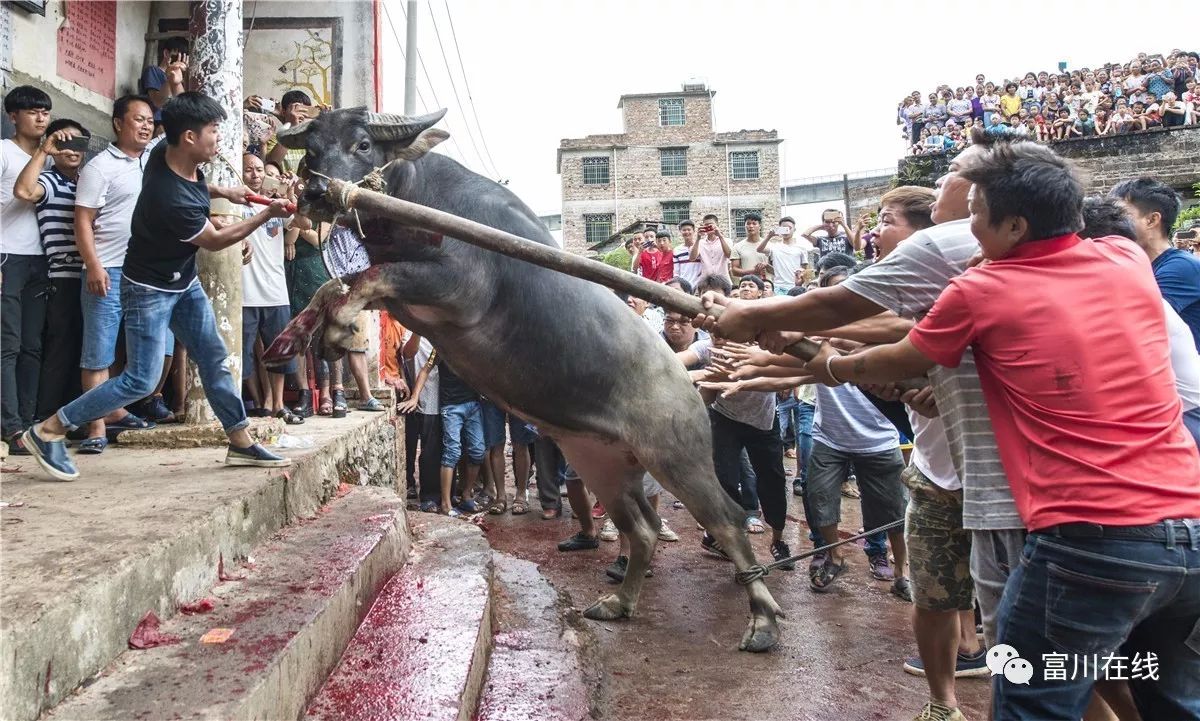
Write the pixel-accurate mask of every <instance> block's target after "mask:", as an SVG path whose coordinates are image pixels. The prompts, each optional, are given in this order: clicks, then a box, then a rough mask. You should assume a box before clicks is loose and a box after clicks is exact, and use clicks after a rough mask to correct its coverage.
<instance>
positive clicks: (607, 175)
mask: <svg viewBox="0 0 1200 721" xmlns="http://www.w3.org/2000/svg"><path fill="white" fill-rule="evenodd" d="M589 161H590V162H589ZM601 166H603V167H604V182H597V181H596V180H588V169H589V168H590V169H596V168H599V167H601ZM579 167H580V172H581V175H582V179H583V184H584V185H611V184H612V163H611V161H610V159H609V157H608V156H607V155H588V156H585V157H584V158H583V160H582V161H581V162H580V164H579ZM596 172H598V171H596Z"/></svg>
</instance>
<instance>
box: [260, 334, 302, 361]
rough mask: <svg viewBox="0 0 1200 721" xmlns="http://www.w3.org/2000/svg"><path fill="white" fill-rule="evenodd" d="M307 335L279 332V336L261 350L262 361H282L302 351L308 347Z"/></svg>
mask: <svg viewBox="0 0 1200 721" xmlns="http://www.w3.org/2000/svg"><path fill="white" fill-rule="evenodd" d="M308 341H309V339H308V337H306V336H301V335H297V334H291V333H288V332H287V331H284V332H283V333H281V334H279V337H278V338H276V339H275V340H274V342H272V343H271V345H270V346H269V347H268V348H267V349H266V351H264V352H263V362H264V363H268V364H280V363H284V362H286V361H288V360H290V359H292V358H295V357H296V356H298V355H300V354H301V353H303V352H304V349H305V348H307V347H308Z"/></svg>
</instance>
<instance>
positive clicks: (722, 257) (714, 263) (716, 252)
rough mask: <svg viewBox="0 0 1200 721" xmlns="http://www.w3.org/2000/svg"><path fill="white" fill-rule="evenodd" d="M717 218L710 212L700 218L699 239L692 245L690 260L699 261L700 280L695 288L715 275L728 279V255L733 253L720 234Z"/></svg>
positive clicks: (727, 242)
mask: <svg viewBox="0 0 1200 721" xmlns="http://www.w3.org/2000/svg"><path fill="white" fill-rule="evenodd" d="M717 220H718V218H717V216H715V215H713V214H712V213H709V214H708V215H706V216H704V217H703V218H702V219H701V220H700V228H699V229H698V230H699V233H700V240H698V241H696V244H695V245H693V246H692V255H691V260H697V259H699V261H700V280H699V281H697V282H696V287H697V288H699V287H700V286H701V285H703V283H704V281H705V280H706V279H708V278H714V277H717V278H724V279H725V281H726V282H728V281H729V256H730V255H732V254H733V250H732V249H731V248H730V247H729V241H727V240H725V236H724V235H722V234H721V229H720V228H719V227H717Z"/></svg>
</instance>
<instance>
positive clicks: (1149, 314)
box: [808, 143, 1200, 719]
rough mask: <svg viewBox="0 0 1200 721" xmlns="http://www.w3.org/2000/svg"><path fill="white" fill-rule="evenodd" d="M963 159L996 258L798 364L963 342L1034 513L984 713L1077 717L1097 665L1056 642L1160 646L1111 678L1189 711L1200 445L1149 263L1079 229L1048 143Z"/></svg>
mask: <svg viewBox="0 0 1200 721" xmlns="http://www.w3.org/2000/svg"><path fill="white" fill-rule="evenodd" d="M961 175H962V177H963V178H965V179H967V180H969V181H971V182H973V183H974V184H975V186H974V188H972V194H971V200H970V206H971V230H972V232H973V234H974V235H975V237H976V238H977V239H978V240H979V242H980V245H981V247H982V249H983V254H984V256H985V257H986V258H987V259H988V261H989V262H988V263H985V264H983V265H980V266H979V267H976V268H972V269H970V270H968V271H967V272H966V273H964V274H963V275H961V276H959V277H958V278H956V279H954V280H952V281H951V283H950V285H949V286H948V287H947V288H946V290H945V291H944V292H943V293H942V295H941V297H940V298H938V300H937V302H936V303H935V304H934V306H933V308H932V310H931V311H930V312H929V314H928V315H926V316H925V318H923V319H922V320H921V321H920V322H919V323H918V324H917V326H916V327H915V328H914V329H913V330H912V332H911V333H910V334H909V336H908V337H907V338H906V339H905V340H904V341H901V342H900V343H895V344H892V345H886V346H879V347H876V348H873V349H871V350H868V351H865V352H863V353H860V354H855V355H851V356H839V355H837V354H836V353H835V352H834V351H833V350H832V349H830V348H829V347H828V345H826V347H825V348H823V350H822V352H821V353H820V355H819V356H818V357H817V358H815V359H814V360H813V361H812V362H810V363H809V365H808V367H809V370H810V372H812V373H813V375H814V376H816V377H817V379H818V380H819V381H820V382H823V383H828V384H840V383H843V382H848V381H852V382H856V383H862V382H889V381H896V380H901V379H904V378H908V377H912V376H918V375H922V374H924V373H925V372H926V371H927V370H929V369H930V368H932V367H933V366H934V365H935V364H940V365H944V366H949V367H954V366H956V365H957V364H958V362H959V360H960V359H961V357H962V354H963V352H964V351H965V350H966V349H967V347H968V346H970V347H972V348H973V349H974V352H975V361H976V364H977V366H978V369H979V376H980V380H981V382H982V385H983V391H984V396H985V398H986V400H987V405H988V412H989V415H990V416H991V419H992V423H993V425H994V428H995V433H996V441H997V444H998V446H999V449H1000V456H1001V460H1002V461H1003V464H1004V469H1005V473H1006V475H1007V476H1008V479H1009V483H1010V485H1011V486H1012V491H1013V496H1014V498H1015V500H1016V503H1017V508H1018V511H1019V512H1020V514H1021V517H1022V519H1023V520H1024V521H1025V524H1026V527H1027V528H1028V529H1029V530H1030V535H1029V539H1028V542H1027V543H1026V546H1025V550H1024V557H1023V558H1022V559H1021V562H1020V563H1019V564H1017V563H1014V564H1013V572H1012V575H1011V576H1010V577H1009V580H1008V584H1007V586H1006V588H1005V593H1004V597H1003V600H1002V601H1001V606H1000V610H999V629H998V640H999V642H1000V643H1001V644H1007V645H1008V646H1011V647H1012V649H1015V650H1016V655H1017V656H1019V657H1020V658H1011V659H1008V660H1006V661H1005V659H1004V658H1001V659H1000V661H1004V662H1005V663H1006V664H1011V665H1015V666H1014V668H1013V669H1012V670H1011V672H1008V671H1007V670H1006V672H1005V673H1003V674H1000V675H999V676H998V677H994V678H993V707H992V710H993V715H994V717H995V718H996V719H1029V718H1039V719H1040V718H1047V719H1049V718H1079V717H1081V715H1082V714H1083V710H1084V707H1085V706H1086V705H1087V701H1088V698H1089V695H1090V691H1091V688H1092V685H1093V684H1094V683H1095V681H1096V680H1097V679H1098V678H1100V679H1103V678H1105V676H1103V675H1098V673H1097V672H1096V671H1095V669H1094V664H1093V671H1092V672H1091V673H1090V674H1072V676H1073V678H1072V679H1070V680H1061V679H1062V676H1061V675H1059V674H1053V673H1050V672H1049V671H1050V668H1049V664H1048V661H1047V657H1050V658H1055V656H1054V655H1055V654H1057V655H1062V654H1064V653H1066V654H1071V653H1074V654H1078V655H1085V654H1086V655H1088V656H1090V655H1092V654H1098V656H1099V658H1101V659H1104V658H1105V657H1106V656H1111V657H1115V658H1116V659H1118V660H1117V661H1112V662H1111V663H1117V664H1119V663H1126V664H1128V663H1132V661H1130V660H1129V659H1133V658H1134V657H1135V655H1136V656H1139V657H1141V658H1142V659H1145V658H1147V657H1149V655H1150V654H1154V655H1155V658H1156V660H1157V664H1158V668H1159V669H1161V672H1160V673H1158V674H1155V675H1156V676H1157V678H1155V679H1150V678H1148V677H1146V676H1144V675H1143V676H1142V677H1138V676H1134V675H1129V674H1126V675H1124V676H1111V675H1110V676H1108V677H1107V678H1125V677H1128V678H1130V679H1131V681H1130V687H1131V690H1132V692H1133V697H1134V701H1135V703H1136V704H1137V706H1138V710H1139V712H1140V713H1141V716H1142V717H1143V718H1147V719H1149V718H1196V717H1200V654H1197V653H1196V651H1195V650H1192V649H1191V648H1189V646H1195V645H1196V641H1197V639H1196V634H1197V631H1196V629H1200V573H1198V572H1197V569H1200V454H1198V453H1197V450H1196V445H1195V443H1194V442H1192V440H1191V438H1190V436H1189V435H1188V433H1187V431H1186V429H1185V427H1184V425H1183V420H1182V408H1181V405H1180V402H1179V397H1178V394H1177V393H1176V392H1175V387H1174V374H1173V373H1172V371H1171V366H1170V357H1169V348H1168V342H1167V333H1166V324H1165V319H1164V317H1163V310H1162V301H1161V300H1160V297H1159V293H1158V289H1157V286H1156V285H1155V282H1154V276H1153V273H1152V271H1151V269H1150V264H1149V262H1148V261H1147V259H1146V257H1145V254H1144V253H1142V252H1141V251H1140V250H1139V248H1138V247H1137V246H1136V245H1135V244H1134V243H1132V242H1131V241H1128V240H1126V239H1124V238H1118V237H1108V238H1098V239H1091V240H1084V239H1081V238H1079V237H1078V236H1077V235H1075V232H1074V231H1076V230H1078V229H1079V227H1080V218H1081V209H1082V200H1083V197H1082V189H1081V186H1080V184H1079V181H1078V180H1077V179H1076V177H1075V176H1074V174H1073V172H1072V170H1071V168H1070V166H1069V165H1068V164H1067V162H1066V161H1064V160H1062V159H1061V158H1059V157H1058V156H1056V155H1055V154H1054V152H1053V151H1052V150H1050V149H1048V148H1046V147H1045V146H1040V145H1036V144H1033V143H1021V144H1013V145H1008V144H1001V145H998V146H996V147H994V148H992V149H991V150H989V151H987V152H986V154H985V155H983V156H982V158H981V159H980V160H979V161H978V162H977V163H975V164H973V165H972V166H971V167H969V168H968V169H966V170H963V171H962V172H961ZM1119 659H1127V660H1126V661H1121V660H1119ZM991 660H992V659H991V654H989V661H991ZM1021 664H1024V665H1023V666H1021V667H1020V668H1017V667H1016V666H1020V665H1021ZM1030 664H1032V670H1033V676H1032V678H1030V677H1029V676H1028V675H1027V673H1028V671H1027V669H1028V668H1029V666H1030ZM1110 665H1111V664H1110ZM1167 669H1170V670H1169V671H1167ZM1112 670H1114V671H1119V669H1118V668H1117V667H1112ZM1014 679H1017V680H1016V681H1014ZM1025 679H1028V680H1029V683H1023V682H1022V681H1024V680H1025Z"/></svg>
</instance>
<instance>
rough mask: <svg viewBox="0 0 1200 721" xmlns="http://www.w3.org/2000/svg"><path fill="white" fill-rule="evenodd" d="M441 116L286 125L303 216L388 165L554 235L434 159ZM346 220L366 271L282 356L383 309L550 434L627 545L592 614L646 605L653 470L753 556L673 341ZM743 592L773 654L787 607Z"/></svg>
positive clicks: (506, 197) (315, 311) (394, 174)
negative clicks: (299, 162) (332, 187)
mask: <svg viewBox="0 0 1200 721" xmlns="http://www.w3.org/2000/svg"><path fill="white" fill-rule="evenodd" d="M444 114H445V111H442V112H440V113H434V114H432V115H427V116H424V117H418V118H408V117H401V116H397V115H383V114H376V113H368V112H366V111H365V110H363V109H346V110H335V111H333V112H328V113H323V114H322V115H320V116H319V117H317V118H316V119H313V120H311V121H308V122H306V123H303V124H301V125H299V126H298V127H296V128H294V129H290V130H287V131H284V132H281V133H280V135H279V140H280V142H282V143H283V144H284V145H285V146H287V147H289V148H304V149H306V150H307V156H306V158H305V161H304V162H305V166H306V170H305V174H306V183H307V186H306V188H305V191H304V194H303V198H302V199H301V211H302V212H305V213H307V214H309V215H310V216H313V217H329V216H330V215H331V211H332V209H331V208H330V207H329V205H328V203H327V201H326V200H325V199H324V196H325V193H326V191H327V189H328V182H327V179H328V178H337V179H343V180H350V181H356V182H357V181H359V180H361V179H363V178H364V177H366V176H368V175H369V174H371V173H372V171H374V170H376V169H378V168H382V169H383V170H382V178H383V179H384V180H386V192H388V193H390V194H391V195H393V196H395V197H399V198H403V199H405V200H409V201H412V202H415V203H420V204H422V205H426V206H429V207H432V208H437V209H439V210H443V211H446V212H449V213H453V214H455V215H459V216H462V217H464V218H469V219H471V220H474V221H477V222H479V223H483V224H485V225H489V226H492V227H495V228H499V229H502V230H505V231H508V232H510V233H513V234H515V235H518V236H522V237H524V238H529V239H531V240H534V241H536V242H538V243H544V244H547V245H552V244H554V240H553V238H552V237H551V236H550V233H549V232H548V231H547V230H546V228H545V227H544V226H543V225H542V223H541V222H540V221H539V220H538V218H537V216H536V215H534V213H533V212H532V211H531V210H530V209H529V208H528V207H527V206H526V205H525V204H524V203H522V202H521V201H520V200H519V199H518V198H517V196H516V195H514V194H513V193H511V192H509V190H508V189H507V188H504V187H502V186H500V185H498V184H496V183H495V182H493V181H491V180H488V179H487V178H484V177H482V176H480V175H477V174H476V173H473V172H471V171H470V170H468V169H466V168H464V167H463V166H462V165H460V164H459V163H457V162H455V161H454V160H452V159H450V158H448V157H446V156H444V155H440V154H437V153H430V152H429V150H430V149H431V148H432V147H433V146H434V145H436V144H438V143H439V142H441V141H442V140H445V139H446V138H447V137H449V136H448V135H447V134H446V133H445V132H444V131H442V130H439V129H436V128H433V127H432V126H433V125H434V124H435V123H436V122H437V121H438V120H440V119H441V117H442V115H444ZM375 184H376V185H379V180H378V174H377V175H376V179H375ZM342 222H344V223H347V224H348V225H350V226H351V227H356V223H357V225H358V226H361V231H362V233H363V245H364V246H365V247H366V249H367V253H368V255H369V257H370V260H371V267H370V268H369V269H367V270H366V271H364V272H362V273H361V274H359V275H358V276H357V277H354V278H352V279H346V280H347V282H349V287H348V288H346V287H343V286H342V284H341V282H340V281H339V280H336V279H335V280H333V281H331V282H330V283H329V284H327V286H326V287H325V288H323V289H322V290H321V292H320V293H319V294H318V296H317V297H315V298H314V299H313V302H312V304H310V306H309V308H308V309H306V310H305V311H304V312H303V313H302V314H300V315H299V316H297V318H296V319H295V320H294V321H293V324H292V326H290V327H289V330H288V331H286V332H285V335H284V337H283V338H281V339H280V341H279V342H278V343H276V344H275V345H274V346H273V348H272V353H273V354H274V355H284V354H288V353H295V352H297V351H299V350H300V349H302V347H303V343H306V342H307V339H308V337H309V336H310V335H311V334H318V335H319V338H318V340H319V342H320V343H321V344H323V346H324V347H325V349H326V352H327V357H328V356H330V355H332V356H333V357H336V356H337V355H338V354H339V353H340V352H341V348H343V347H344V343H345V342H346V341H348V339H349V336H350V335H351V333H352V329H353V323H354V318H355V316H356V315H357V313H358V311H359V310H361V309H362V308H364V307H366V308H382V309H386V310H387V311H388V312H390V313H391V314H392V315H393V316H394V317H396V318H397V319H398V320H399V321H400V322H402V323H403V324H404V325H405V326H407V327H410V328H412V329H414V330H415V331H416V332H418V333H420V334H421V335H423V336H426V337H427V338H429V340H430V341H431V342H432V343H433V345H434V346H435V347H436V348H437V350H438V353H439V354H440V355H441V356H442V357H443V358H444V359H445V360H446V361H447V362H448V363H449V364H450V365H451V366H452V367H453V368H454V370H455V372H456V373H458V374H459V375H460V376H461V377H462V378H463V380H465V381H466V382H467V383H469V384H470V385H471V386H473V387H474V388H476V389H477V390H478V391H480V392H481V393H483V394H484V395H486V396H487V397H488V398H489V399H491V400H492V401H494V402H495V403H496V404H497V405H499V406H500V407H502V408H504V409H506V410H508V411H511V412H512V413H514V414H516V415H517V416H519V417H521V418H524V419H526V420H528V421H529V422H531V423H534V424H535V425H536V426H537V427H538V428H539V430H540V431H541V432H543V433H545V434H547V435H549V436H550V437H552V438H553V439H554V440H555V441H556V442H557V443H558V445H559V446H560V447H561V448H562V451H563V454H564V455H565V457H566V458H567V460H568V461H569V462H570V463H571V465H572V466H573V467H574V468H575V469H576V471H578V473H579V475H580V477H581V478H582V479H583V482H584V483H585V485H587V487H588V488H590V489H591V490H592V491H593V492H594V493H595V494H596V496H597V497H598V498H599V499H600V501H601V502H602V503H603V504H604V507H605V508H606V509H608V512H609V514H610V515H611V517H612V519H613V521H614V522H615V523H616V526H617V528H619V529H620V530H621V532H622V533H624V534H626V535H627V536H628V538H629V540H630V544H631V553H630V560H629V569H628V572H627V573H626V575H625V580H624V582H623V583H622V584H621V586H620V588H619V590H618V591H617V593H615V594H611V595H607V596H603V597H602V598H600V599H599V600H597V601H596V602H595V603H594V604H593V605H592V606H591V607H590V608H588V609H587V610H586V611H585V612H584V615H585V616H587V617H588V618H592V619H601V620H613V619H618V618H623V617H629V616H631V615H632V614H633V613H634V610H635V609H636V606H637V601H638V595H639V593H640V591H641V586H642V583H643V580H644V571H645V570H646V568H647V566H648V564H649V562H650V559H651V557H652V555H653V552H654V545H655V543H656V541H657V533H658V528H659V519H658V516H657V514H656V513H655V512H654V510H653V509H652V508H651V507H650V504H649V503H648V502H647V501H646V498H645V496H644V494H643V492H642V480H641V479H642V475H643V472H644V471H649V472H650V473H651V474H652V475H653V476H654V477H655V478H656V479H658V480H659V481H660V482H661V483H662V485H663V486H664V487H665V488H667V489H668V490H669V491H671V492H672V493H673V494H675V496H676V497H678V498H679V499H680V500H682V501H683V502H684V503H685V504H686V505H687V508H688V509H689V510H690V511H691V512H692V514H693V515H694V516H695V517H696V518H697V519H698V520H699V521H700V522H701V523H702V524H703V525H704V526H705V527H706V528H707V529H708V530H709V531H710V532H711V533H712V534H713V535H714V536H715V537H716V539H717V540H718V542H719V543H720V544H721V546H722V547H723V548H724V549H726V550H727V552H728V554H729V556H730V557H731V558H732V559H733V561H734V563H735V564H736V566H737V568H738V569H739V570H745V569H747V568H750V567H751V566H753V565H754V564H755V560H754V555H753V552H752V551H751V548H750V543H749V541H748V539H747V538H746V536H745V534H744V533H743V532H742V530H741V520H742V516H743V514H742V511H741V509H740V508H738V506H737V505H736V504H735V503H734V502H733V501H732V500H730V498H729V497H728V496H727V495H726V494H725V492H724V491H723V490H722V489H721V487H720V485H719V484H718V482H717V477H716V474H715V472H714V470H713V462H712V436H711V432H710V429H709V422H708V416H707V414H706V411H705V407H704V403H703V402H702V400H701V399H700V396H699V394H698V393H697V392H696V390H695V389H694V388H693V387H692V384H691V382H690V380H689V378H688V375H687V373H686V371H685V370H684V368H683V366H682V365H681V364H680V363H679V361H678V360H676V358H675V356H674V354H673V353H672V352H671V351H670V349H669V348H668V346H667V344H666V343H664V342H663V340H662V339H661V338H658V337H656V336H655V334H654V332H653V331H652V330H651V329H650V328H649V327H648V326H647V324H646V323H644V322H643V321H641V320H640V319H638V318H637V317H636V316H634V315H633V314H632V313H631V312H630V310H629V308H627V307H626V306H625V304H623V303H622V302H621V301H620V300H619V299H618V298H617V297H616V295H614V294H613V293H612V291H610V290H607V289H605V288H603V287H601V286H598V285H594V284H592V283H589V282H586V281H583V280H579V279H577V278H573V277H571V276H568V275H563V274H560V273H556V272H554V271H551V270H546V269H543V268H540V267H537V266H533V265H528V264H526V263H522V262H520V261H517V260H514V259H511V258H508V257H505V256H501V255H497V254H494V253H490V252H488V251H485V250H481V249H478V248H476V247H474V246H472V245H469V244H467V243H465V242H462V241H459V240H456V239H454V238H449V237H441V236H434V235H430V234H427V233H425V232H423V231H420V230H418V229H413V228H408V227H403V226H400V225H399V224H397V223H394V222H392V221H389V220H384V219H380V218H373V217H367V216H363V217H360V218H357V219H355V218H345V217H343V219H342ZM747 590H748V592H749V595H750V609H751V613H752V618H751V620H750V624H749V628H747V630H746V633H745V635H744V636H743V638H742V642H741V648H742V649H743V650H748V651H764V650H766V649H768V648H770V647H771V646H773V645H774V644H775V643H776V641H777V640H778V637H779V627H778V624H777V623H776V617H777V616H778V615H782V614H781V612H780V609H779V606H778V605H777V604H776V603H775V601H774V599H773V598H772V597H771V594H770V592H769V591H768V590H767V587H766V585H765V584H764V583H763V581H762V580H761V579H759V580H755V581H753V582H751V583H750V584H749V585H748V586H747Z"/></svg>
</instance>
